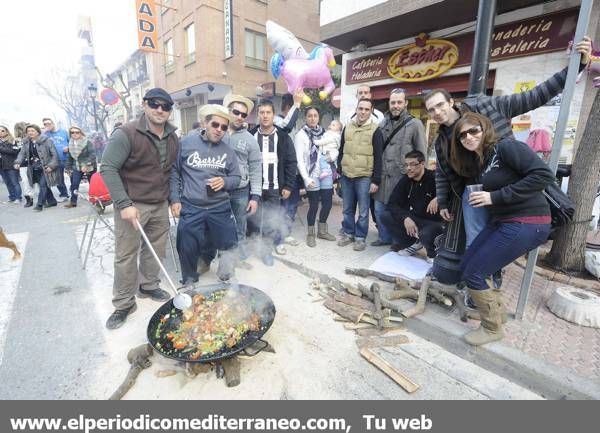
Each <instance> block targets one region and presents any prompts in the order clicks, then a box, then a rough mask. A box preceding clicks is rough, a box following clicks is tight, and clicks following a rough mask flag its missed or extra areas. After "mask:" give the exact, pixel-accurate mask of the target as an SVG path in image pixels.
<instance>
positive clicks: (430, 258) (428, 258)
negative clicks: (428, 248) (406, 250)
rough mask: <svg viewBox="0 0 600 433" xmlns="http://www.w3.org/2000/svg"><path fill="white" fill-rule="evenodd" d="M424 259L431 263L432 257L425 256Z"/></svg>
mask: <svg viewBox="0 0 600 433" xmlns="http://www.w3.org/2000/svg"><path fill="white" fill-rule="evenodd" d="M425 260H426V261H427V263H429V264H430V265H433V258H432V257H427V258H425Z"/></svg>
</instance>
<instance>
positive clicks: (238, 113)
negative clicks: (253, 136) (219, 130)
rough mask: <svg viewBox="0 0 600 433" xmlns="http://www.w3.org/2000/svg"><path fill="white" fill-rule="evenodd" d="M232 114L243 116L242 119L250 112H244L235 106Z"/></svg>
mask: <svg viewBox="0 0 600 433" xmlns="http://www.w3.org/2000/svg"><path fill="white" fill-rule="evenodd" d="M231 114H233V115H234V116H242V119H245V118H246V117H248V113H242V112H241V111H240V110H236V109H235V108H234V109H232V110H231Z"/></svg>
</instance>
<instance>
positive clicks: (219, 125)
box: [210, 122, 229, 132]
mask: <svg viewBox="0 0 600 433" xmlns="http://www.w3.org/2000/svg"><path fill="white" fill-rule="evenodd" d="M210 126H211V127H212V128H214V129H220V130H221V131H223V132H225V131H227V128H229V125H226V124H224V123H219V122H210Z"/></svg>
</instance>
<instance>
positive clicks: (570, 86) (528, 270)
mask: <svg viewBox="0 0 600 433" xmlns="http://www.w3.org/2000/svg"><path fill="white" fill-rule="evenodd" d="M593 3H594V0H582V2H581V8H580V9H579V18H578V20H577V28H576V29H575V37H574V39H573V43H577V42H579V41H581V40H582V39H583V37H584V36H585V32H586V30H587V27H588V24H589V22H590V15H591V13H592V5H593ZM580 63H581V55H580V54H579V53H578V52H576V51H575V50H573V52H572V53H571V57H570V59H569V70H568V72H567V79H566V82H565V90H564V91H563V94H562V101H561V104H560V111H559V112H558V120H557V121H556V132H555V133H554V142H553V143H552V153H551V154H550V162H549V163H548V166H549V167H550V169H551V170H552V171H553V172H554V173H556V168H557V167H558V159H559V158H560V151H561V149H562V142H563V138H564V135H565V129H566V127H567V120H568V119H569V108H570V107H571V100H572V99H573V93H574V92H575V80H576V79H577V74H578V73H579V64H580ZM537 257H538V249H537V248H536V249H535V250H532V251H530V252H529V255H528V257H527V266H526V267H525V273H524V274H523V281H522V282H521V292H520V293H519V300H518V302H517V311H516V313H515V317H516V318H517V319H518V320H523V314H524V312H525V306H526V305H527V298H528V297H529V289H530V287H531V281H532V280H533V272H534V268H535V263H536V262H537Z"/></svg>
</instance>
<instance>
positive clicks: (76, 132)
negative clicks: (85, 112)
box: [69, 131, 81, 135]
mask: <svg viewBox="0 0 600 433" xmlns="http://www.w3.org/2000/svg"><path fill="white" fill-rule="evenodd" d="M69 134H71V135H73V134H78V135H80V134H81V131H69Z"/></svg>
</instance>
